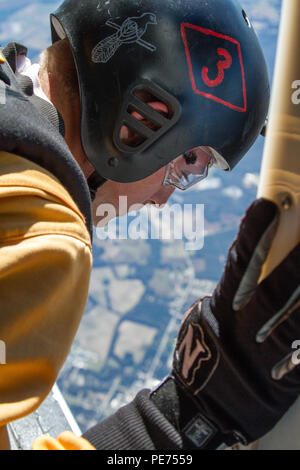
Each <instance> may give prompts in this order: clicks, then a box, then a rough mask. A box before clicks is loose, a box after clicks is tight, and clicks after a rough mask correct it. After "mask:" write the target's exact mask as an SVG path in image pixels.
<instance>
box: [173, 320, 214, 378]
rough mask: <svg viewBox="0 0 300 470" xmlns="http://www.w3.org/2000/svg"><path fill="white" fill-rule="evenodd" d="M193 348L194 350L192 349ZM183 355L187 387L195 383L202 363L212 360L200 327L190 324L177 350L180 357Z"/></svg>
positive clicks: (183, 373) (183, 371) (184, 376)
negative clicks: (196, 374)
mask: <svg viewBox="0 0 300 470" xmlns="http://www.w3.org/2000/svg"><path fill="white" fill-rule="evenodd" d="M192 348H193V349H192ZM182 353H183V361H182V363H181V375H182V377H183V378H184V379H185V381H186V383H187V385H189V386H190V385H192V384H193V383H194V381H195V373H196V371H197V370H198V369H199V367H200V366H201V362H202V361H208V360H209V359H210V358H211V352H210V350H209V349H208V347H207V345H206V344H205V341H204V332H203V330H202V328H201V326H200V325H197V324H196V323H190V324H189V326H188V329H187V332H186V334H185V336H184V338H183V340H182V341H181V344H180V346H179V348H178V349H177V354H178V356H181V355H182Z"/></svg>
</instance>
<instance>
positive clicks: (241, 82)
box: [181, 23, 247, 113]
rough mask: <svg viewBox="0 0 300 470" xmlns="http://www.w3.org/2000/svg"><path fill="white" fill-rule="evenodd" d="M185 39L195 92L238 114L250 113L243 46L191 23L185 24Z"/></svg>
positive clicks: (190, 74)
mask: <svg viewBox="0 0 300 470" xmlns="http://www.w3.org/2000/svg"><path fill="white" fill-rule="evenodd" d="M199 34H200V35H201V40H200V41H199ZM181 35H182V39H183V42H184V47H185V52H186V58H187V64H188V69H189V77H190V81H191V84H192V88H193V90H194V92H195V93H196V94H198V95H202V96H204V97H205V98H207V99H210V100H213V101H216V102H218V103H220V104H222V105H224V106H227V107H228V108H230V109H233V110H235V111H239V112H243V113H244V112H246V111H247V91H246V83H245V70H244V65H243V58H242V52H241V45H240V43H239V42H238V41H237V40H236V39H233V38H231V37H229V36H225V35H224V34H220V33H216V32H214V31H211V30H210V29H205V28H202V27H200V26H195V25H193V24H190V23H182V24H181ZM233 76H234V80H233V79H232V77H233Z"/></svg>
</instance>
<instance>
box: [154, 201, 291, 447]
mask: <svg viewBox="0 0 300 470" xmlns="http://www.w3.org/2000/svg"><path fill="white" fill-rule="evenodd" d="M277 220H278V211H277V208H276V206H275V204H273V203H272V202H269V201H266V200H263V199H260V200H257V201H255V202H254V203H253V204H252V205H251V206H250V208H249V209H248V211H247V213H246V216H245V218H244V219H243V220H242V223H241V227H240V231H239V234H238V236H237V238H236V240H235V241H234V243H233V245H232V246H231V248H230V250H229V254H228V258H227V263H226V266H225V270H224V274H223V276H222V279H221V281H220V282H219V284H218V285H217V287H216V289H215V291H214V293H213V295H212V297H205V298H204V299H202V300H200V301H197V302H196V303H195V304H194V305H193V306H192V307H191V308H190V310H189V311H188V312H187V314H186V316H185V319H184V321H183V324H182V326H181V329H180V332H179V335H178V339H177V344H176V349H175V353H174V362H173V372H172V375H171V376H170V377H168V378H167V379H166V380H165V381H164V383H163V384H162V385H160V386H159V387H158V389H157V390H155V391H154V392H153V393H152V395H151V400H152V401H153V402H154V403H155V405H156V406H157V407H158V408H159V410H160V411H161V412H162V413H163V414H164V415H165V416H166V418H167V419H168V420H169V421H170V422H171V423H172V424H173V425H174V426H175V428H176V429H177V430H178V431H179V432H180V434H181V436H182V437H183V440H184V447H185V448H188V449H191V448H200V449H201V448H202V449H216V448H223V447H226V446H227V445H232V444H234V443H235V442H242V443H243V444H247V443H249V442H253V441H255V440H256V439H258V438H260V437H261V436H263V435H264V434H266V433H267V432H268V431H269V430H271V429H272V428H273V427H274V425H275V424H276V423H277V422H278V421H279V419H280V418H281V417H282V416H283V414H284V413H285V412H286V411H287V410H288V408H289V407H290V406H291V405H292V403H293V402H294V401H295V400H296V399H297V397H298V395H299V393H300V368H298V367H296V362H295V361H294V360H293V359H294V353H295V350H293V349H292V344H293V342H294V341H295V340H297V339H300V307H299V306H300V301H299V299H300V277H299V266H300V245H298V246H297V247H296V248H295V249H294V250H293V251H292V252H291V253H290V254H289V255H288V256H287V257H286V259H285V260H284V261H283V262H282V263H281V264H280V266H278V267H277V268H276V269H275V270H274V271H273V272H272V273H271V274H270V275H269V276H268V277H267V278H266V279H265V280H264V281H263V282H261V283H260V284H259V285H258V286H257V281H258V279H259V276H260V272H261V267H262V265H263V263H264V261H265V259H266V256H267V253H268V250H269V248H270V245H271V242H272V239H273V238H274V234H275V232H276V226H277Z"/></svg>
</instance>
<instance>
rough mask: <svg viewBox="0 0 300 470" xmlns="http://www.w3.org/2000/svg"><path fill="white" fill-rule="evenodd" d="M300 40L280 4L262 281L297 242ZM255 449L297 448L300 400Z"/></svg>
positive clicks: (266, 158)
mask: <svg viewBox="0 0 300 470" xmlns="http://www.w3.org/2000/svg"><path fill="white" fill-rule="evenodd" d="M299 39H300V0H284V1H283V5H282V14H281V25H280V32H279V42H278V49H277V57H276V67H275V74H274V82H273V88H272V98H271V108H270V121H269V126H268V131H267V137H266V143H265V148H264V155H263V164H262V171H261V178H260V185H259V189H258V197H261V196H263V197H265V198H268V199H271V200H273V201H274V202H276V203H277V205H278V207H279V208H280V213H281V214H280V223H279V227H278V231H277V236H276V238H275V240H274V243H273V245H272V249H271V252H270V255H269V257H268V259H267V262H266V264H265V266H264V270H263V273H262V276H261V279H263V278H265V277H266V276H267V275H268V274H269V273H270V272H271V271H272V270H273V269H274V268H275V267H276V266H277V265H278V264H279V263H280V262H281V261H282V260H283V259H284V257H285V256H286V255H287V253H288V252H289V251H290V250H292V249H293V248H294V247H295V246H296V245H297V243H299V241H300V89H299V93H297V87H299V85H300V50H299V46H298V44H299ZM298 80H299V82H298V83H297V81H298ZM293 87H295V88H293ZM298 100H299V104H297V102H298ZM278 288H280V286H278ZM258 449H259V450H280V449H294V450H296V449H298V450H299V449H300V399H298V400H297V401H296V403H295V404H294V405H293V406H292V407H291V408H290V409H289V411H288V412H287V413H286V414H285V415H284V416H283V418H282V419H281V421H280V422H279V423H278V424H277V426H275V428H274V429H273V430H272V431H271V432H270V433H268V434H267V435H266V436H264V437H263V438H262V439H261V440H260V442H259V446H258Z"/></svg>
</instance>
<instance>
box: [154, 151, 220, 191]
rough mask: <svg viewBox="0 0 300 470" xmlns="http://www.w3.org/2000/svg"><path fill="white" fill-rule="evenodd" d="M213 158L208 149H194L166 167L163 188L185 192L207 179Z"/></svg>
mask: <svg viewBox="0 0 300 470" xmlns="http://www.w3.org/2000/svg"><path fill="white" fill-rule="evenodd" d="M215 163H216V162H215V157H214V155H213V153H212V151H211V150H210V149H209V148H208V147H196V148H194V149H192V150H189V151H188V152H185V153H184V154H182V155H179V157H177V158H175V159H174V160H172V161H171V162H170V163H168V165H167V169H166V174H165V179H164V182H163V186H173V187H175V188H178V189H181V190H185V189H188V188H190V187H191V186H193V185H194V184H196V183H199V181H201V180H203V179H204V178H206V177H207V174H208V169H209V168H210V167H211V166H212V165H214V164H215Z"/></svg>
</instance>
